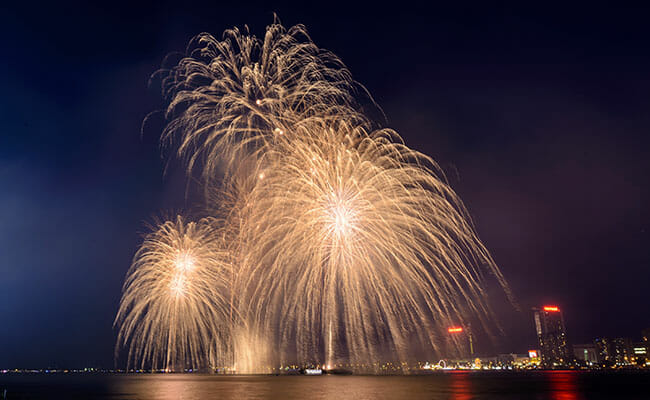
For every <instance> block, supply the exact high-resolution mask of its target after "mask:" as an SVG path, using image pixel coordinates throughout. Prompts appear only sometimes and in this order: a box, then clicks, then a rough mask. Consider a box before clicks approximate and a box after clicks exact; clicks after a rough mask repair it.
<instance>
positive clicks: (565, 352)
mask: <svg viewBox="0 0 650 400" xmlns="http://www.w3.org/2000/svg"><path fill="white" fill-rule="evenodd" d="M533 312H534V318H535V330H536V331H537V340H538V341H539V350H540V353H541V354H540V356H541V364H542V367H544V368H564V367H567V366H568V365H569V364H570V363H571V357H570V354H569V346H568V344H567V336H566V329H565V327H564V317H563V316H562V311H561V310H560V308H559V307H558V306H555V305H546V306H543V307H540V308H533Z"/></svg>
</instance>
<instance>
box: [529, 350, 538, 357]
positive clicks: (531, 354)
mask: <svg viewBox="0 0 650 400" xmlns="http://www.w3.org/2000/svg"><path fill="white" fill-rule="evenodd" d="M528 357H530V358H537V350H528Z"/></svg>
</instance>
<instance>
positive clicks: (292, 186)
mask: <svg viewBox="0 0 650 400" xmlns="http://www.w3.org/2000/svg"><path fill="white" fill-rule="evenodd" d="M160 72H161V74H162V77H163V79H162V88H163V95H164V96H165V97H166V98H167V99H168V101H169V106H168V108H167V113H166V115H167V118H168V119H169V124H168V125H167V127H166V128H165V130H164V132H163V134H162V137H161V141H162V142H163V143H165V144H167V145H169V146H172V147H174V148H175V152H176V154H177V155H178V156H180V157H181V158H183V159H185V160H186V162H187V170H188V172H189V173H192V171H194V170H195V169H198V170H199V171H200V172H201V175H202V177H203V183H204V184H205V187H206V188H207V190H206V194H207V196H206V203H207V212H208V213H209V214H211V215H213V216H216V215H219V216H220V217H219V218H218V219H216V218H214V219H209V220H208V219H206V220H201V221H199V223H197V224H195V225H192V224H193V223H190V224H188V225H187V228H186V227H185V225H184V223H183V221H182V220H181V219H180V218H179V219H178V221H176V222H168V223H166V224H163V225H162V226H161V229H160V230H159V231H157V232H156V233H153V234H152V236H150V237H148V238H147V240H145V243H144V244H143V247H142V248H141V249H140V251H139V252H138V253H137V254H136V257H135V260H134V263H133V266H132V268H131V271H130V275H129V277H128V278H127V281H126V283H125V292H124V296H123V299H122V303H121V307H120V311H119V313H118V316H117V319H116V324H119V325H121V327H120V336H119V340H120V343H122V344H123V345H125V346H126V345H127V343H129V350H130V355H129V359H133V360H134V361H135V360H140V361H141V362H142V363H144V362H145V361H149V362H153V364H157V363H158V362H159V361H161V360H162V359H163V358H164V359H165V360H164V361H163V363H164V364H165V365H166V366H169V364H170V361H171V360H176V359H182V358H185V359H186V360H187V359H190V361H191V363H194V364H196V363H203V364H205V360H206V354H210V352H217V350H214V349H215V348H216V346H217V344H218V345H219V346H220V349H221V350H220V353H219V354H225V355H223V356H220V359H219V360H231V362H232V364H234V365H236V366H237V371H238V372H261V371H263V368H262V366H263V365H264V366H268V365H278V362H280V363H283V362H284V361H286V360H291V359H293V360H296V361H298V362H303V363H306V362H313V363H314V364H322V363H324V362H325V363H328V364H330V363H332V364H334V363H335V362H337V361H341V360H343V359H345V360H348V361H351V362H353V363H356V364H359V363H363V362H364V361H367V360H375V359H377V356H379V355H381V354H385V353H386V352H387V351H388V352H390V353H391V354H395V355H396V357H397V358H398V359H399V360H404V359H406V358H407V357H408V356H409V354H412V353H413V352H414V351H417V350H418V349H423V348H424V349H433V350H442V347H444V342H445V340H443V339H441V337H442V336H441V335H444V332H445V329H446V327H447V326H449V325H450V324H451V323H461V324H462V323H468V322H469V321H470V320H471V319H473V318H478V319H480V320H481V321H482V325H483V326H484V328H485V329H486V330H489V328H490V326H493V323H492V322H491V321H490V319H491V317H492V314H491V311H490V309H489V307H488V306H487V303H486V301H485V300H486V294H485V290H484V287H485V279H484V277H485V275H486V273H487V274H489V275H492V276H493V277H495V278H496V281H497V282H498V283H499V284H500V285H501V286H502V287H503V288H504V290H505V291H506V293H508V294H509V291H508V288H507V285H506V282H505V280H504V279H503V276H502V275H501V273H500V272H499V270H498V268H497V266H496V265H495V263H494V261H493V260H492V258H491V256H490V254H489V252H488V251H487V249H486V248H485V247H484V246H483V244H482V243H481V242H480V240H479V238H478V237H477V235H476V232H475V230H474V228H473V225H472V222H471V219H470V218H469V214H468V212H467V211H466V209H465V207H464V206H463V204H462V202H461V200H460V199H459V197H458V196H457V195H456V194H455V193H454V191H453V190H452V189H451V188H450V187H449V185H448V184H447V183H446V180H445V178H444V175H443V174H442V172H441V170H440V168H439V167H438V165H437V164H436V163H435V161H433V160H432V159H431V158H429V157H428V156H426V155H424V154H421V153H418V152H416V151H414V150H412V149H409V148H408V147H407V146H405V145H404V144H403V141H402V139H401V138H400V136H399V135H398V134H397V133H396V132H394V131H392V130H388V129H379V130H374V129H373V124H372V123H371V122H370V120H369V118H368V117H366V116H365V115H364V114H362V113H361V112H359V111H358V110H359V105H358V103H359V101H357V98H358V95H359V93H361V94H363V95H364V96H366V95H367V97H366V100H368V99H369V100H370V101H371V102H372V98H371V97H370V95H368V94H367V92H365V89H363V87H362V86H360V85H359V84H357V83H356V82H354V81H353V80H352V78H351V75H350V73H349V71H348V70H347V69H346V68H345V66H344V65H343V63H342V62H341V61H340V60H339V59H338V58H337V57H336V56H334V55H333V54H332V53H330V52H327V51H324V50H322V49H319V48H318V47H317V46H316V45H315V44H314V43H313V42H312V41H311V39H310V38H309V36H308V35H307V34H306V31H305V29H304V27H302V26H295V27H292V28H290V29H288V30H287V29H285V28H284V27H282V26H281V25H279V24H278V23H275V24H272V25H270V26H269V27H267V30H266V35H265V36H264V39H263V40H260V39H257V38H255V37H254V36H251V35H250V34H248V32H247V31H244V32H241V31H239V30H237V29H231V30H228V31H226V32H225V33H224V36H223V39H222V40H217V39H215V38H214V37H212V36H211V35H209V34H201V35H199V36H197V37H196V38H195V39H194V40H193V41H192V42H191V43H190V45H189V46H188V55H187V56H186V57H184V58H183V59H181V60H180V61H179V62H178V63H177V64H176V65H174V66H173V67H171V68H168V69H163V70H161V71H160ZM373 104H374V103H373ZM224 221H225V222H224ZM190 227H192V232H195V233H196V235H194V234H192V235H190V236H191V237H192V238H193V239H192V240H191V243H192V246H191V248H192V249H196V251H197V253H196V257H200V258H201V259H205V260H210V261H209V262H207V263H206V264H205V266H206V268H204V269H201V271H203V272H202V273H201V274H199V275H193V278H192V280H191V282H192V287H191V288H190V287H188V288H187V291H185V290H183V293H192V297H191V299H192V300H191V301H185V300H187V299H188V297H187V296H186V297H182V298H181V300H183V301H179V299H178V298H177V297H176V296H175V295H174V293H173V292H174V290H171V289H170V288H172V289H173V288H174V287H177V286H178V287H183V288H185V286H183V285H184V284H185V282H189V281H186V279H187V277H186V275H178V268H176V269H174V268H175V267H174V261H173V260H174V259H175V258H174V257H176V256H177V254H178V251H181V250H179V249H183V248H185V247H179V246H180V244H181V243H184V242H182V241H179V240H180V239H178V238H177V236H179V235H180V236H182V237H186V236H188V233H187V232H189V231H190ZM186 229H187V231H186ZM180 232H184V233H183V234H182V235H181V234H180ZM199 233H202V234H199ZM180 236H179V237H180ZM215 237H218V239H216V240H215ZM188 248H189V247H188ZM193 251H194V250H193ZM192 254H195V253H192ZM197 260H198V258H197ZM197 265H198V264H197ZM201 265H204V264H201ZM208 265H209V266H210V267H209V268H208ZM179 280H180V281H179ZM179 306H181V307H183V310H182V312H179V313H176V311H175V310H176V307H179ZM178 315H182V316H183V318H182V319H179V318H178V317H177V316H178ZM190 318H195V319H196V321H197V322H196V323H195V324H194V325H188V324H189V323H190ZM224 321H227V323H226V324H224ZM271 350H272V351H271Z"/></svg>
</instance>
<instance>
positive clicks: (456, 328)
mask: <svg viewBox="0 0 650 400" xmlns="http://www.w3.org/2000/svg"><path fill="white" fill-rule="evenodd" d="M447 331H449V333H460V332H462V331H463V328H461V327H460V326H452V327H451V328H449V329H447Z"/></svg>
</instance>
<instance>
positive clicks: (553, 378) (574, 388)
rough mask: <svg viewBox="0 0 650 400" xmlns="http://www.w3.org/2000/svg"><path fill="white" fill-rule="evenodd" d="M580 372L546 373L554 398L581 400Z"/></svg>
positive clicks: (556, 399)
mask: <svg viewBox="0 0 650 400" xmlns="http://www.w3.org/2000/svg"><path fill="white" fill-rule="evenodd" d="M578 373H579V372H576V371H549V372H547V373H546V377H547V379H548V383H549V387H550V390H551V397H550V398H551V399H552V400H579V399H581V398H582V396H580V394H579V391H578Z"/></svg>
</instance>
